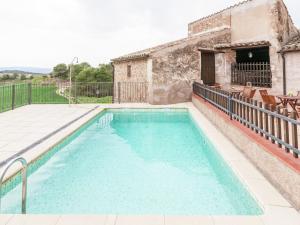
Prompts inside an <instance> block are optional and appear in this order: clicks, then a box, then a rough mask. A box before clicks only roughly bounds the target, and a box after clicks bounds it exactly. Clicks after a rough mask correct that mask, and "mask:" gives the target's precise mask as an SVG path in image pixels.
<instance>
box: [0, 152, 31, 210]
mask: <svg viewBox="0 0 300 225" xmlns="http://www.w3.org/2000/svg"><path fill="white" fill-rule="evenodd" d="M17 162H20V163H21V164H22V170H21V173H22V214H26V199H27V161H26V160H25V159H24V158H23V157H19V158H16V159H14V160H12V161H10V162H9V163H7V165H6V166H5V167H4V169H3V171H2V173H1V177H0V213H1V199H2V185H3V180H4V177H5V175H6V173H7V171H8V170H9V169H10V168H11V167H12V166H13V165H14V164H15V163H17Z"/></svg>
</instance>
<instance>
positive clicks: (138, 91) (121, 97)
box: [115, 82, 148, 103]
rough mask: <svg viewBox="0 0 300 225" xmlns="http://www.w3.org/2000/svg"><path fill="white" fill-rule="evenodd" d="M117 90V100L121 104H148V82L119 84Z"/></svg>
mask: <svg viewBox="0 0 300 225" xmlns="http://www.w3.org/2000/svg"><path fill="white" fill-rule="evenodd" d="M116 85H117V88H116V95H115V96H116V100H117V101H118V102H119V103H124V102H135V103H145V102H148V83H147V82H118V83H117V84H116Z"/></svg>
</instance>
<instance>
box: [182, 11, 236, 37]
mask: <svg viewBox="0 0 300 225" xmlns="http://www.w3.org/2000/svg"><path fill="white" fill-rule="evenodd" d="M230 20H231V19H230V11H224V12H221V13H217V14H215V15H213V16H209V17H206V18H203V19H201V20H198V21H195V22H193V23H190V24H189V25H188V34H189V37H191V36H194V35H198V34H201V33H205V32H210V31H214V30H215V31H216V30H218V29H224V28H230V23H231V22H230Z"/></svg>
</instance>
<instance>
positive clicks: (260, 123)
mask: <svg viewBox="0 0 300 225" xmlns="http://www.w3.org/2000/svg"><path fill="white" fill-rule="evenodd" d="M258 107H259V108H260V109H262V107H263V104H262V102H259V103H258ZM259 128H260V129H261V130H263V129H264V126H263V112H262V111H261V110H259ZM260 136H262V137H263V136H264V133H263V132H261V131H260Z"/></svg>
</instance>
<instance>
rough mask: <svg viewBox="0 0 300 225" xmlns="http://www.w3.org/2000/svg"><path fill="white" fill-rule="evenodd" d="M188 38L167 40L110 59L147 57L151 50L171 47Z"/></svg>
mask: <svg viewBox="0 0 300 225" xmlns="http://www.w3.org/2000/svg"><path fill="white" fill-rule="evenodd" d="M188 39H189V38H183V39H179V40H176V41H171V42H168V43H165V44H162V45H158V46H155V47H153V48H147V49H144V50H141V51H137V52H133V53H130V54H128V55H124V56H121V57H119V58H115V59H112V60H111V61H112V62H121V61H126V60H133V59H143V58H147V57H149V55H150V54H151V53H153V52H156V51H158V50H161V49H164V48H167V47H172V46H174V45H177V44H180V43H183V42H185V41H186V40H188Z"/></svg>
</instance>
